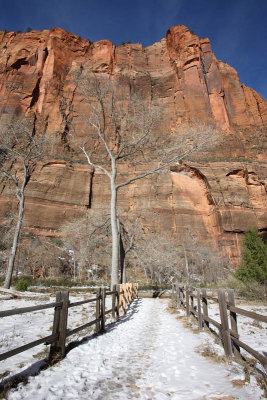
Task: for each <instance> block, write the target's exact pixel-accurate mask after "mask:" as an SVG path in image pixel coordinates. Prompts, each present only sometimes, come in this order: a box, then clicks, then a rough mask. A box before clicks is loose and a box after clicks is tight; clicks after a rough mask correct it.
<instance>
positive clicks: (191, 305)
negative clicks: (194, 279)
mask: <svg viewBox="0 0 267 400" xmlns="http://www.w3.org/2000/svg"><path fill="white" fill-rule="evenodd" d="M190 307H192V310H194V288H192V287H191V286H190ZM189 314H190V311H189Z"/></svg>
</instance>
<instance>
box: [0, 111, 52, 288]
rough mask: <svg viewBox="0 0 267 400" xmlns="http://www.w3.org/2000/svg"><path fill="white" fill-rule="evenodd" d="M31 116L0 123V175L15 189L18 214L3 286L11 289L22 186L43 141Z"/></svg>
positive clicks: (19, 229) (21, 203) (23, 190)
mask: <svg viewBox="0 0 267 400" xmlns="http://www.w3.org/2000/svg"><path fill="white" fill-rule="evenodd" d="M33 126H34V125H33V122H32V121H31V120H30V119H26V118H24V119H19V118H16V119H13V120H11V121H9V122H3V123H2V124H1V128H0V156H1V160H0V165H1V169H0V174H1V175H2V179H3V180H5V181H7V182H8V183H9V184H11V185H12V186H13V188H14V189H15V195H16V197H17V199H18V203H19V204H18V214H17V222H16V227H15V229H14V236H13V243H12V247H11V251H10V257H9V262H8V269H7V274H6V278H5V283H4V286H5V288H10V285H11V279H12V274H13V269H14V262H15V257H16V252H17V247H18V243H19V236H20V231H21V225H22V220H23V214H24V203H25V189H26V186H27V183H28V182H29V179H30V176H31V174H32V172H33V170H34V167H35V164H36V161H37V160H39V159H40V158H41V156H42V155H43V152H44V140H43V138H40V137H38V138H37V137H35V132H34V128H33Z"/></svg>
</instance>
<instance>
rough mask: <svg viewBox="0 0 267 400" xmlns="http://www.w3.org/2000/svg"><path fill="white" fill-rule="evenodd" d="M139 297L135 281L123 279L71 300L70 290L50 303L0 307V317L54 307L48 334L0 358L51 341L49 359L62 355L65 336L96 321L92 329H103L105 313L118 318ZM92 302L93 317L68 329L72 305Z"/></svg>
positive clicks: (2, 358)
mask: <svg viewBox="0 0 267 400" xmlns="http://www.w3.org/2000/svg"><path fill="white" fill-rule="evenodd" d="M110 295H111V296H112V307H111V308H110V309H108V310H107V309H106V298H107V296H110ZM136 297H138V286H137V284H135V283H125V284H122V285H115V286H114V287H113V290H107V289H106V288H99V289H97V290H96V293H95V297H93V298H89V299H87V300H81V301H76V302H74V303H70V301H69V292H65V291H64V292H57V293H56V301H55V302H53V303H48V304H42V305H38V306H32V307H24V308H16V309H13V310H6V311H0V317H1V318H3V317H8V316H11V315H18V314H24V313H28V312H33V311H40V310H45V309H48V308H54V320H53V328H52V333H51V335H48V336H45V337H43V338H41V339H38V340H35V341H33V342H30V343H27V344H25V345H23V346H20V347H17V348H14V349H12V350H9V351H7V352H5V353H2V354H0V361H2V360H4V359H6V358H9V357H12V356H14V355H16V354H19V353H22V352H23V351H26V350H28V349H31V348H32V347H35V346H39V345H40V344H42V343H45V344H47V345H49V344H50V353H49V359H50V360H53V359H55V358H56V359H58V358H63V357H64V356H65V353H66V339H67V337H69V336H71V335H73V334H75V333H77V332H79V331H82V330H84V329H86V328H88V327H90V326H93V325H95V333H99V332H104V331H105V325H106V315H107V314H112V317H113V318H114V319H116V320H118V319H119V317H120V314H121V312H122V313H123V314H124V313H125V312H126V310H127V308H128V306H129V305H130V303H131V302H132V301H133V299H135V298H136ZM92 302H95V319H94V320H92V321H89V322H87V323H86V324H83V325H81V326H78V327H77V328H74V329H68V311H69V309H70V308H72V307H77V306H81V305H83V304H88V303H92Z"/></svg>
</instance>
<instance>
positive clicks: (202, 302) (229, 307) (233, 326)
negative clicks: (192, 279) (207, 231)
mask: <svg viewBox="0 0 267 400" xmlns="http://www.w3.org/2000/svg"><path fill="white" fill-rule="evenodd" d="M172 299H173V300H174V301H175V302H176V304H177V306H178V307H183V308H185V310H186V315H187V316H190V315H193V316H194V317H195V318H196V319H197V320H198V326H199V330H202V329H203V328H208V329H210V330H211V327H210V325H214V326H215V327H216V328H217V329H218V330H219V333H220V338H221V341H222V345H223V348H224V352H225V355H226V356H227V357H229V358H230V357H232V356H236V357H239V358H240V357H241V353H240V347H241V348H243V349H244V350H246V351H247V352H248V353H249V354H251V355H252V356H253V357H255V358H256V359H257V360H258V361H259V362H260V363H261V364H262V365H263V366H264V368H265V369H266V370H267V357H265V356H264V355H263V354H261V353H259V352H258V351H256V350H254V349H253V348H252V347H250V346H248V345H247V344H246V343H244V342H242V341H241V340H240V337H239V334H238V320H237V315H243V316H245V317H248V318H252V319H253V320H256V321H260V322H267V316H264V315H260V314H257V313H255V312H252V311H247V310H244V309H242V308H239V307H236V306H235V295H234V290H233V289H229V290H227V291H226V290H224V289H220V290H218V297H214V296H212V295H210V294H208V293H207V290H206V289H195V288H192V287H184V286H179V284H176V285H173V287H172ZM211 301H212V302H213V303H214V302H215V303H218V306H219V311H220V322H218V321H215V320H214V319H212V318H211V317H209V311H208V310H209V308H208V305H209V302H211Z"/></svg>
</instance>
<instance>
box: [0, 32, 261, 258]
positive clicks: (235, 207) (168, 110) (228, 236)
mask: <svg viewBox="0 0 267 400" xmlns="http://www.w3.org/2000/svg"><path fill="white" fill-rule="evenodd" d="M86 68H90V69H91V70H92V71H94V72H95V73H98V74H103V75H106V76H109V77H110V78H111V79H113V80H114V81H115V82H116V84H117V85H120V87H121V88H122V89H123V91H124V93H125V94H126V95H133V94H135V93H137V94H140V93H141V94H142V96H143V98H144V99H146V100H147V101H149V102H150V104H151V105H152V107H153V105H155V106H156V105H157V104H160V105H161V110H162V129H163V130H164V129H169V128H170V127H171V126H172V124H173V122H178V123H181V124H182V123H184V122H188V121H194V120H200V121H203V122H207V123H209V122H213V123H214V122H215V124H216V125H217V127H218V129H222V130H223V131H224V134H223V141H222V143H221V144H220V146H218V148H217V149H216V150H214V152H213V153H212V154H209V156H208V157H207V155H205V158H204V156H203V157H202V156H201V154H200V155H198V157H197V161H193V160H191V161H188V162H186V163H185V165H182V166H181V165H180V166H173V167H171V169H170V171H169V172H164V173H161V174H159V175H157V176H153V177H150V178H147V179H145V180H142V181H138V182H136V183H135V184H133V185H131V186H128V187H127V188H125V189H123V190H121V192H120V195H119V202H120V206H122V207H123V209H122V210H123V211H122V212H123V213H125V214H127V213H129V212H130V213H132V214H133V215H136V216H141V217H142V221H143V224H144V226H146V227H147V228H148V229H150V230H156V231H159V232H162V233H164V234H168V235H171V234H173V232H176V233H177V234H178V236H180V237H184V235H185V234H186V233H187V232H188V230H190V231H193V232H194V235H196V236H197V237H198V238H199V240H200V241H203V242H205V241H206V240H209V239H210V238H212V239H213V240H214V241H216V242H217V243H218V244H219V245H220V246H222V247H223V248H224V249H225V251H226V252H227V253H229V254H230V255H231V257H232V259H233V260H237V259H238V257H239V242H240V239H241V237H240V233H242V232H243V231H244V230H245V229H246V227H247V226H248V225H249V224H250V225H257V226H258V227H259V228H260V229H261V230H262V231H265V230H266V229H267V216H266V191H265V189H266V182H267V172H266V162H265V160H266V158H265V155H266V147H265V146H266V136H265V133H266V128H267V102H266V101H265V100H264V99H263V98H262V97H261V96H260V95H259V94H258V93H256V92H255V91H254V90H253V89H251V88H248V87H246V86H245V85H243V84H241V83H240V81H239V78H238V75H237V72H236V71H235V70H234V69H233V68H232V67H230V66H229V65H227V64H226V63H224V62H222V61H218V60H217V59H216V57H215V55H214V54H213V53H212V50H211V46H210V42H209V40H208V39H207V38H205V39H199V38H198V37H197V36H196V35H194V34H192V33H191V32H190V31H189V29H188V28H186V27H185V26H176V27H172V28H170V29H169V30H168V32H167V35H166V38H165V39H162V40H161V41H160V42H156V43H154V44H153V45H152V46H149V47H146V48H143V47H142V45H141V44H139V43H138V44H124V45H122V46H117V47H116V46H114V45H113V44H112V43H111V42H109V41H108V40H102V41H99V42H95V43H91V42H90V41H88V40H84V39H81V38H79V37H78V36H75V35H72V34H70V33H68V32H66V31H64V30H62V29H60V28H54V29H52V30H51V31H50V30H45V31H43V32H39V31H33V32H30V33H20V34H16V33H14V32H9V33H6V32H1V33H0V77H1V87H0V110H1V111H0V112H1V120H2V121H3V120H5V118H7V117H8V116H10V115H13V116H15V115H20V114H27V115H32V116H33V120H34V127H33V129H35V131H36V132H37V133H38V132H39V131H44V130H45V132H46V135H47V136H49V135H50V136H56V137H57V138H58V146H59V152H58V158H57V159H53V160H48V161H46V162H45V163H43V164H39V165H37V167H36V169H35V171H34V173H33V174H32V176H31V179H30V181H29V184H28V187H27V192H26V196H27V202H26V215H25V217H26V221H27V225H28V229H33V230H34V231H35V232H37V233H39V234H45V235H54V234H57V232H58V229H59V228H60V225H61V224H62V223H63V222H64V221H66V220H70V219H72V218H77V217H79V216H82V215H83V214H84V211H85V210H86V209H88V208H92V209H96V208H107V207H108V201H109V188H108V182H107V179H106V177H105V176H103V174H102V173H99V172H97V173H95V174H92V171H91V170H90V168H88V166H86V164H83V163H81V162H78V161H77V160H74V159H73V158H71V156H70V154H68V151H69V149H68V146H67V144H68V132H69V131H68V129H69V124H70V123H72V124H73V125H75V124H76V125H75V129H76V131H78V132H79V131H80V128H81V126H80V125H79V123H78V122H75V118H74V111H73V110H75V111H78V112H84V113H86V110H85V108H84V105H83V103H82V101H81V97H80V94H79V93H78V91H77V84H76V81H75V79H74V75H75V74H74V73H75V72H77V71H78V70H79V69H86ZM60 146H61V150H60ZM124 173H126V174H127V171H126V172H125V171H124ZM0 193H1V196H0V204H1V208H0V218H1V221H0V222H1V223H5V215H6V213H7V212H9V211H10V209H13V210H14V209H15V207H16V201H15V200H14V197H12V195H11V193H10V190H9V188H8V186H7V185H4V184H2V185H1V187H0Z"/></svg>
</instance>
